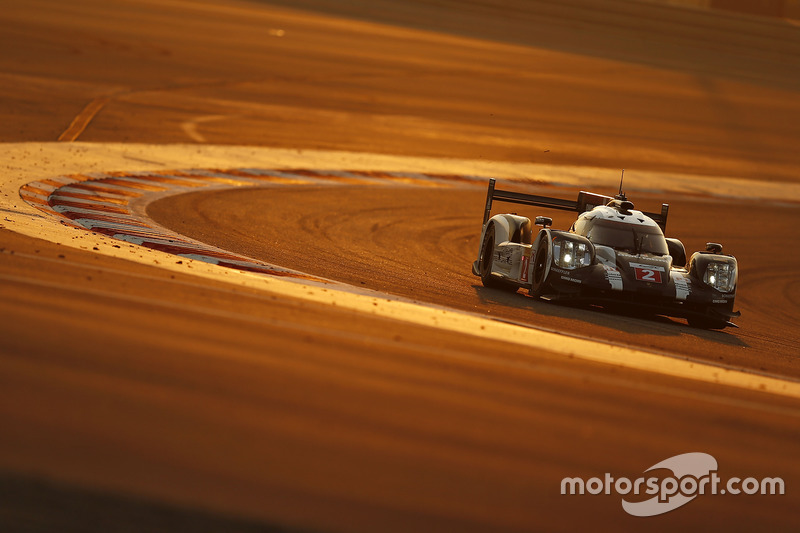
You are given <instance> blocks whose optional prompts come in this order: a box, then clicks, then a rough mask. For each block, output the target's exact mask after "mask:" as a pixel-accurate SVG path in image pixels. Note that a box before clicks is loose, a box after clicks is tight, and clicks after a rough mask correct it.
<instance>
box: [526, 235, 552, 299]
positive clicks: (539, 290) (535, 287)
mask: <svg viewBox="0 0 800 533" xmlns="http://www.w3.org/2000/svg"><path fill="white" fill-rule="evenodd" d="M549 264H550V240H549V239H548V238H547V237H544V236H543V237H542V238H541V240H539V245H538V246H537V247H536V253H535V254H534V256H533V272H532V273H531V291H530V293H531V296H535V297H539V296H541V295H543V294H544V293H545V291H546V290H547V289H548V287H549V284H548V283H547V275H548V272H547V267H548V265H549Z"/></svg>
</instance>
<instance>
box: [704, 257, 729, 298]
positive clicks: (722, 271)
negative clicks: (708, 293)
mask: <svg viewBox="0 0 800 533" xmlns="http://www.w3.org/2000/svg"><path fill="white" fill-rule="evenodd" d="M703 281H704V282H705V284H706V285H708V286H709V287H712V288H714V289H716V290H718V291H719V292H731V291H732V290H733V288H734V287H735V286H736V265H735V264H734V263H721V262H719V261H712V262H711V263H709V264H708V266H707V267H706V273H705V275H704V276H703Z"/></svg>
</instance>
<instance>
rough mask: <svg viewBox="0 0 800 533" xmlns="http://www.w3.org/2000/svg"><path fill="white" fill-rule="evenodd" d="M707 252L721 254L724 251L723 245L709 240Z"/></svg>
mask: <svg viewBox="0 0 800 533" xmlns="http://www.w3.org/2000/svg"><path fill="white" fill-rule="evenodd" d="M706 252H709V253H712V254H721V253H722V245H721V244H718V243H716V242H707V243H706Z"/></svg>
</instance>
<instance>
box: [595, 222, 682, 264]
mask: <svg viewBox="0 0 800 533" xmlns="http://www.w3.org/2000/svg"><path fill="white" fill-rule="evenodd" d="M586 237H587V238H588V239H589V240H590V241H592V242H593V243H594V244H599V245H602V246H610V247H611V248H614V249H616V250H624V251H627V252H632V253H636V254H641V253H651V254H655V255H668V254H669V250H668V248H667V241H666V240H665V239H664V234H663V233H661V228H659V227H658V226H639V225H635V224H626V223H624V222H615V221H613V220H603V219H600V220H595V221H594V224H592V226H591V228H590V229H589V232H588V233H587V235H586Z"/></svg>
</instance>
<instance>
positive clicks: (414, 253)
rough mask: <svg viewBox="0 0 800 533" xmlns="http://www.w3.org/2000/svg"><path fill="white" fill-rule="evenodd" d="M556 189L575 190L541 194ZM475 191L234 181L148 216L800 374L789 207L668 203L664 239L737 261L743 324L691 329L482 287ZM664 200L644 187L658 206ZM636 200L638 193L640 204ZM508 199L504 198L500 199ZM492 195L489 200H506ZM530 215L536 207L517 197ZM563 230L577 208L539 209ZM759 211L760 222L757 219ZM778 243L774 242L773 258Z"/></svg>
mask: <svg viewBox="0 0 800 533" xmlns="http://www.w3.org/2000/svg"><path fill="white" fill-rule="evenodd" d="M536 192H537V193H539V194H547V195H556V196H559V197H564V198H571V197H574V196H577V191H571V190H563V189H554V188H547V189H540V190H536ZM484 199H485V193H484V192H482V191H464V190H461V191H459V190H436V189H419V188H407V187H406V188H395V187H385V186H376V187H364V188H356V187H322V188H312V187H297V188H281V187H275V188H267V189H247V190H241V189H233V190H229V191H225V192H219V191H214V192H198V193H191V194H186V195H181V196H177V197H170V198H165V199H163V200H160V201H157V202H155V203H153V204H151V205H150V206H149V208H148V214H149V215H150V216H152V217H153V219H154V220H156V221H157V222H159V223H160V224H162V225H164V226H166V227H168V228H170V229H173V230H175V231H178V232H179V233H181V234H184V235H189V236H191V237H194V238H197V239H199V240H202V241H204V242H208V243H210V244H213V245H215V246H218V247H221V248H223V249H226V250H231V251H235V252H238V253H242V254H245V255H248V256H250V257H253V258H256V259H261V260H263V261H267V262H269V263H272V264H276V265H279V266H288V265H291V266H292V268H296V269H298V270H301V271H303V272H306V273H309V274H313V275H317V276H321V277H324V278H328V279H333V280H336V281H342V282H345V283H348V284H351V285H355V286H357V287H367V288H371V289H376V290H379V291H383V292H386V293H388V294H394V295H399V296H405V297H408V298H413V299H417V300H420V301H423V302H426V303H433V304H437V305H445V306H448V307H454V308H456V309H463V310H466V311H474V312H478V313H483V314H486V315H487V316H494V317H498V318H503V319H507V320H512V321H518V322H521V323H524V324H531V325H535V326H539V327H544V328H551V329H555V330H558V331H566V332H569V333H572V334H577V335H583V336H588V337H591V338H599V339H603V340H607V341H609V342H618V343H623V344H627V345H632V346H635V347H640V348H644V349H652V350H656V351H661V352H666V353H671V354H675V355H679V356H687V357H692V358H696V359H699V360H707V361H710V362H713V363H718V364H724V365H730V366H732V367H734V368H746V369H749V370H755V371H760V372H768V373H772V374H777V375H783V376H789V377H792V378H800V354H798V351H797V346H800V331H799V330H797V328H787V327H786V325H787V324H791V323H800V283H799V282H798V280H797V279H796V277H797V276H796V274H797V267H796V265H797V264H798V263H800V250H798V249H796V248H795V247H791V248H789V249H786V248H785V247H784V246H783V243H784V239H785V232H784V226H785V225H786V224H787V221H793V223H797V222H800V209H798V207H796V206H783V207H781V206H776V205H768V206H764V205H760V204H759V203H757V202H745V203H736V202H731V201H725V202H721V201H719V200H712V199H702V198H669V203H671V212H670V218H669V232H668V235H670V236H674V237H679V238H681V239H682V240H683V241H684V244H685V245H686V248H687V252H688V253H689V254H691V253H692V251H694V250H703V249H705V243H706V242H709V241H714V242H721V243H723V244H724V245H725V251H726V252H727V253H731V254H733V255H735V256H736V257H737V258H738V260H739V263H740V265H741V272H740V286H741V290H740V292H739V294H738V295H737V309H741V311H742V317H741V318H740V319H737V320H736V322H737V323H738V324H739V325H741V329H738V330H737V329H726V330H724V331H708V330H699V329H696V328H692V327H688V326H687V325H686V323H685V321H683V320H678V319H674V320H668V319H666V318H655V317H652V318H650V319H646V318H645V319H642V317H637V316H636V313H633V312H632V313H631V315H629V316H620V315H619V314H613V313H606V312H601V311H598V310H586V309H576V308H573V307H565V306H562V305H555V304H551V303H546V302H541V301H537V300H534V299H533V298H531V297H529V296H528V295H527V294H524V293H523V292H522V291H520V292H519V293H518V294H514V295H509V294H507V293H505V292H504V291H500V290H495V289H485V288H483V287H482V286H480V280H479V279H478V278H477V277H475V276H473V275H472V274H471V264H472V261H474V260H475V259H476V257H477V250H478V245H479V242H478V240H479V237H480V222H481V216H482V211H481V208H482V206H483V203H484ZM662 199H664V198H663V197H655V196H642V197H641V203H640V207H642V208H645V206H650V210H657V208H658V205H659V204H660V200H662ZM637 200H638V199H637ZM505 207H508V206H505ZM503 208H504V206H503V205H502V204H498V205H497V206H496V210H497V209H503ZM513 208H514V210H515V211H517V212H519V213H520V214H526V215H527V216H530V217H531V218H532V217H534V216H536V214H542V213H543V212H544V211H541V210H540V211H536V210H535V209H530V208H525V207H520V206H513ZM547 214H548V215H552V216H553V218H554V220H555V226H554V227H559V228H568V227H569V225H570V224H571V222H572V220H574V214H561V213H558V212H555V213H552V212H547ZM756 220H757V224H754V221H756ZM775 250H783V252H782V253H775Z"/></svg>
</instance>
